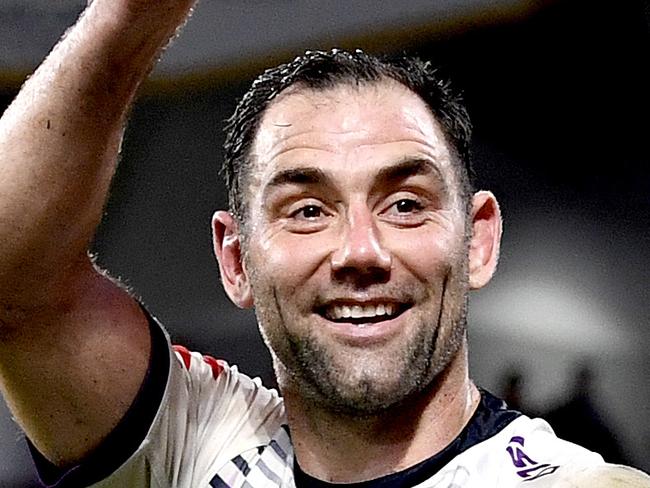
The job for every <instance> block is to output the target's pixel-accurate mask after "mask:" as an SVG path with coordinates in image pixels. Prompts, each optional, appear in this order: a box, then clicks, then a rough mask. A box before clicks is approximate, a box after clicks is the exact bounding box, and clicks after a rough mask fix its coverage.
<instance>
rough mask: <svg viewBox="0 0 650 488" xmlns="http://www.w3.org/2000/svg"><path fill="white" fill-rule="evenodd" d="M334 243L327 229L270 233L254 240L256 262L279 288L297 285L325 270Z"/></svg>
mask: <svg viewBox="0 0 650 488" xmlns="http://www.w3.org/2000/svg"><path fill="white" fill-rule="evenodd" d="M332 245H333V243H332V239H331V236H328V235H327V233H325V232H320V233H314V234H289V233H286V232H267V233H264V234H263V235H262V236H261V237H260V238H258V239H257V241H256V242H254V243H252V246H251V258H253V261H254V262H253V263H252V265H253V266H254V269H256V270H258V273H259V272H261V273H263V274H264V275H265V276H267V277H268V278H269V279H270V280H273V282H274V285H276V286H275V287H276V288H278V289H279V288H296V287H298V286H302V285H306V284H307V283H308V282H309V280H310V279H311V278H312V277H314V276H315V275H317V274H318V273H319V272H323V271H325V265H326V264H327V262H328V259H329V256H330V254H331V249H332Z"/></svg>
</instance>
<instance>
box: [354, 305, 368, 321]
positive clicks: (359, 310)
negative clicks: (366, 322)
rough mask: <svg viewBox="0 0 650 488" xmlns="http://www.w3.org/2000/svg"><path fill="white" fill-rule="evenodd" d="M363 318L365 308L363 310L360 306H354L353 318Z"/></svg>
mask: <svg viewBox="0 0 650 488" xmlns="http://www.w3.org/2000/svg"><path fill="white" fill-rule="evenodd" d="M361 317H365V315H364V314H363V308H361V307H360V306H359V305H354V306H353V307H352V318H353V319H360V318H361Z"/></svg>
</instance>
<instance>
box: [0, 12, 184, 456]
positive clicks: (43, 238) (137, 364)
mask: <svg viewBox="0 0 650 488" xmlns="http://www.w3.org/2000/svg"><path fill="white" fill-rule="evenodd" d="M193 3H194V0H93V2H92V3H90V5H89V6H88V8H87V9H86V11H85V12H84V13H83V14H82V16H81V17H80V19H79V21H78V22H77V24H76V25H75V26H74V27H73V28H72V29H70V30H69V31H68V33H67V34H66V35H65V36H64V38H63V39H62V40H61V42H59V44H58V45H57V46H56V47H55V48H54V50H53V51H52V53H50V55H49V56H48V58H47V59H46V60H45V61H44V62H43V64H42V65H41V66H40V67H39V69H38V70H37V71H36V73H34V75H33V76H31V78H30V79H29V80H28V81H27V82H26V83H25V85H24V87H23V88H22V90H21V91H20V93H19V94H18V96H17V97H16V99H15V100H14V102H13V103H12V105H11V106H10V107H9V108H8V109H7V111H6V112H5V113H4V115H3V117H2V119H0V242H1V245H0V389H1V390H2V392H3V394H4V395H5V398H6V400H7V403H8V405H9V406H10V408H11V409H12V412H13V414H14V416H15V417H16V418H17V420H18V421H19V423H20V424H21V425H22V427H23V428H24V429H25V430H26V432H27V434H28V435H29V437H30V438H31V439H32V441H33V442H34V443H35V445H36V446H37V447H38V448H39V449H40V450H41V452H42V453H43V454H45V455H46V456H47V457H48V458H49V459H50V460H52V461H54V462H56V463H58V464H62V465H63V464H68V463H70V462H74V461H76V460H78V459H80V458H81V457H83V456H84V455H85V454H86V453H88V452H89V451H90V450H92V449H93V448H94V447H96V446H97V444H98V443H99V442H100V441H101V440H102V439H103V438H104V437H105V436H106V435H107V434H108V433H109V432H110V431H111V429H112V428H113V427H114V426H115V425H116V424H117V422H118V421H119V420H120V419H121V417H122V416H123V415H124V413H125V412H126V410H127V409H128V407H129V405H130V404H131V402H132V400H133V398H134V397H135V395H136V392H137V391H138V388H139V387H140V384H141V382H142V379H143V377H144V375H145V372H146V369H147V365H148V354H149V348H150V345H149V331H148V326H147V322H146V319H145V318H144V316H143V314H142V313H141V311H140V308H139V307H138V305H137V304H136V303H135V302H134V301H133V300H132V299H131V298H130V297H129V296H128V295H127V294H126V293H125V292H124V291H123V290H121V289H119V288H118V287H116V286H115V285H114V284H113V283H112V282H111V281H110V280H108V279H107V278H105V277H104V276H102V275H101V273H98V272H96V270H95V269H94V267H93V265H92V263H91V262H90V260H89V259H88V256H87V247H88V243H89V242H90V240H91V238H92V236H93V234H94V231H95V228H96V226H97V224H98V223H99V220H100V218H101V215H102V210H103V207H104V203H105V200H106V194H107V192H108V187H109V184H110V181H111V178H112V176H113V173H114V170H115V164H116V161H117V156H118V151H119V147H120V144H121V139H122V133H123V127H124V123H125V118H126V114H127V112H128V110H129V107H130V106H131V103H132V101H133V98H134V96H135V93H136V91H137V88H138V87H139V85H140V84H141V82H142V81H143V80H144V79H145V78H146V76H147V74H148V73H149V71H150V70H151V67H152V66H153V65H154V63H155V61H156V59H157V57H158V56H159V54H160V52H161V50H162V49H163V47H164V46H165V45H166V44H167V42H168V41H169V39H170V38H171V37H172V36H173V35H174V33H175V32H176V30H177V29H178V27H179V26H180V25H182V24H183V23H184V21H185V19H186V18H187V16H188V14H189V11H190V9H191V7H192V5H193Z"/></svg>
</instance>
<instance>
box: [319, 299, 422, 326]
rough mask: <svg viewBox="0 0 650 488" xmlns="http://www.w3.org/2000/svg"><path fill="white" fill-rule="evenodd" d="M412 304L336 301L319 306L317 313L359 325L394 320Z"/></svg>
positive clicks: (335, 320) (339, 321)
mask: <svg viewBox="0 0 650 488" xmlns="http://www.w3.org/2000/svg"><path fill="white" fill-rule="evenodd" d="M409 307H410V304H407V303H398V302H391V301H373V302H349V301H334V302H330V303H328V304H327V305H324V306H322V307H319V308H318V309H317V313H318V314H319V315H320V316H322V317H323V318H325V319H327V320H329V321H331V322H337V323H348V324H349V323H352V324H356V325H358V326H359V327H363V326H365V325H367V324H373V323H379V322H384V321H387V320H392V319H394V318H396V317H398V316H400V315H401V314H402V313H404V312H405V311H406V310H407V309H408V308H409Z"/></svg>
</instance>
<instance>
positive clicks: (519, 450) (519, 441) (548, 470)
mask: <svg viewBox="0 0 650 488" xmlns="http://www.w3.org/2000/svg"><path fill="white" fill-rule="evenodd" d="M524 443H525V439H524V438H523V437H519V436H515V437H512V438H511V439H510V442H509V443H508V447H506V451H508V454H510V459H511V460H512V464H513V465H514V467H515V468H516V469H517V475H519V476H520V477H521V478H524V481H532V480H536V479H537V478H541V477H542V476H546V475H548V474H553V473H555V471H557V469H558V468H559V466H552V465H550V464H548V463H546V464H544V463H538V462H537V461H535V460H533V459H532V458H531V457H530V456H529V455H528V454H526V452H525V451H524Z"/></svg>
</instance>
